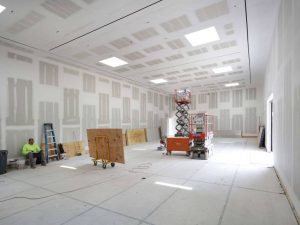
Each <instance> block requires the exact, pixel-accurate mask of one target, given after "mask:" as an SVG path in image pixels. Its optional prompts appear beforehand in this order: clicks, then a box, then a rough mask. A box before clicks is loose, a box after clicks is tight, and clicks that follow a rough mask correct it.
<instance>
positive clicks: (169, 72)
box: [0, 0, 280, 93]
mask: <svg viewBox="0 0 300 225" xmlns="http://www.w3.org/2000/svg"><path fill="white" fill-rule="evenodd" d="M279 2H280V0H274V1H273V0H251V1H250V0H248V1H247V2H246V4H245V1H244V0H221V1H220V0H109V1H107V0H46V1H38V0H27V1H20V0H6V1H3V0H0V4H1V5H4V6H5V7H6V10H5V11H4V12H3V13H1V14H0V36H1V38H2V39H3V40H4V39H5V40H10V41H12V42H15V43H19V44H21V45H23V46H27V47H28V48H30V49H32V50H33V51H36V52H40V53H41V54H45V53H46V54H51V57H53V58H55V57H57V58H60V59H65V60H66V61H69V62H71V61H72V62H76V63H78V64H80V65H83V66H85V67H89V68H92V69H93V70H96V71H98V73H99V74H101V75H105V76H113V77H114V78H121V79H125V80H128V81H131V82H137V83H140V84H143V85H145V86H150V87H154V86H155V87H156V88H158V89H160V90H162V91H166V92H169V93H171V92H173V90H174V89H178V88H191V89H192V90H197V91H203V92H206V91H215V90H221V89H224V88H225V86H224V84H225V83H230V82H238V83H239V84H240V86H239V87H243V86H249V85H259V84H260V83H261V82H262V81H263V74H264V69H265V64H266V61H267V56H268V52H269V47H270V46H269V45H270V42H271V38H272V33H273V27H274V24H275V22H276V20H275V18H276V14H277V8H278V4H279ZM245 6H247V7H246V8H245ZM246 15H247V17H246ZM246 18H247V19H248V20H246ZM209 27H215V29H216V31H217V33H218V35H219V38H220V40H218V41H214V42H211V43H208V44H204V45H200V46H196V47H193V46H192V45H191V44H190V43H189V42H188V40H187V39H186V38H185V35H186V34H188V33H192V32H195V31H199V30H202V29H206V28H209ZM247 32H248V35H247ZM109 57H118V58H120V59H122V60H125V61H126V62H128V64H127V65H123V66H119V67H115V68H113V67H109V66H106V65H104V64H102V63H99V61H100V60H103V59H106V58H109ZM224 66H231V67H232V69H233V70H232V71H231V72H225V73H221V74H215V73H214V72H213V70H212V69H214V68H219V67H224ZM159 78H163V79H165V80H167V81H168V82H167V83H164V84H159V85H155V84H153V83H151V82H150V80H153V79H159Z"/></svg>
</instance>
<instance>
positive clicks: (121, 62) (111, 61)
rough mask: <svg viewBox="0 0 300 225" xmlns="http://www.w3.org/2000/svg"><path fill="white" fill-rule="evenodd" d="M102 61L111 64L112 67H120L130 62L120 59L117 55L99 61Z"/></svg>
mask: <svg viewBox="0 0 300 225" xmlns="http://www.w3.org/2000/svg"><path fill="white" fill-rule="evenodd" d="M99 62H100V63H103V64H105V65H107V66H111V67H118V66H122V65H126V64H128V62H126V61H124V60H122V59H119V58H117V57H111V58H107V59H103V60H101V61H99Z"/></svg>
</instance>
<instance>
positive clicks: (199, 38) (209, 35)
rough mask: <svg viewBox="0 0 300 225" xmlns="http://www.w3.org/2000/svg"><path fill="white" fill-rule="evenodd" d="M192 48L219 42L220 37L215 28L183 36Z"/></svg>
mask: <svg viewBox="0 0 300 225" xmlns="http://www.w3.org/2000/svg"><path fill="white" fill-rule="evenodd" d="M184 36H185V38H186V39H187V40H188V41H189V42H190V44H191V45H192V46H198V45H204V44H207V43H210V42H214V41H219V40H220V37H219V35H218V33H217V30H216V28H215V27H209V28H206V29H203V30H199V31H196V32H193V33H189V34H186V35H184Z"/></svg>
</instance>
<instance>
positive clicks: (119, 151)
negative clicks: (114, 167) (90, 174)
mask: <svg viewBox="0 0 300 225" xmlns="http://www.w3.org/2000/svg"><path fill="white" fill-rule="evenodd" d="M87 136H88V145H89V153H90V156H91V157H92V158H94V159H104V160H108V161H110V162H118V163H125V159H124V147H123V135H122V129H109V128H105V129H104V128H103V129H102V128H99V129H87Z"/></svg>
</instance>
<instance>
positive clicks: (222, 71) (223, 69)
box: [212, 66, 232, 73]
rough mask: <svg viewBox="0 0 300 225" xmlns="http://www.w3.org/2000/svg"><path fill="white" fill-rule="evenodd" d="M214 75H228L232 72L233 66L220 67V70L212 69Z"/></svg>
mask: <svg viewBox="0 0 300 225" xmlns="http://www.w3.org/2000/svg"><path fill="white" fill-rule="evenodd" d="M212 71H213V72H214V73H226V72H231V71H232V67H231V66H224V67H219V68H214V69H212Z"/></svg>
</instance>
